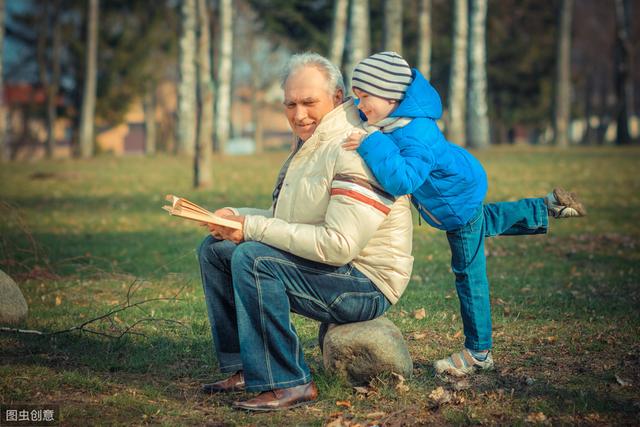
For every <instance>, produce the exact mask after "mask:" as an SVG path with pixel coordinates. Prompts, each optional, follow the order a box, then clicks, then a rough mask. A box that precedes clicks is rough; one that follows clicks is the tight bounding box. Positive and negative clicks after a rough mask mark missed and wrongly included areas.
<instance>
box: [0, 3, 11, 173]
mask: <svg viewBox="0 0 640 427" xmlns="http://www.w3.org/2000/svg"><path fill="white" fill-rule="evenodd" d="M4 6H5V5H4V0H0V161H2V162H5V161H8V160H9V143H8V137H7V106H6V104H5V102H4V79H3V74H2V73H3V71H4V70H3V65H4V64H3V58H4V56H3V54H4V48H3V47H4V15H5V7H4Z"/></svg>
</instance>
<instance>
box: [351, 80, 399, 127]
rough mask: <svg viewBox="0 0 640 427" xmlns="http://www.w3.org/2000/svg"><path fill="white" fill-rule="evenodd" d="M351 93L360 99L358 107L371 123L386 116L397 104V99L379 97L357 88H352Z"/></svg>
mask: <svg viewBox="0 0 640 427" xmlns="http://www.w3.org/2000/svg"><path fill="white" fill-rule="evenodd" d="M353 94H354V95H355V96H357V97H358V99H359V100H360V102H359V103H358V108H359V109H360V111H362V112H363V113H364V115H365V116H367V120H368V121H369V123H371V124H376V123H378V122H379V121H380V120H382V119H384V118H387V117H388V116H389V114H391V112H392V111H393V110H395V109H396V107H397V106H398V102H397V101H391V100H389V99H384V98H380V97H377V96H374V95H371V94H370V93H367V92H363V91H361V90H360V89H358V88H353Z"/></svg>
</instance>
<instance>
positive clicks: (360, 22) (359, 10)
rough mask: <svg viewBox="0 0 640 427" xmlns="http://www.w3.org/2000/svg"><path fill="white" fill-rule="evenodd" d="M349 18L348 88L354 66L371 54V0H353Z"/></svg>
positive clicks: (346, 76)
mask: <svg viewBox="0 0 640 427" xmlns="http://www.w3.org/2000/svg"><path fill="white" fill-rule="evenodd" d="M350 15H351V16H350V19H349V42H350V48H349V49H348V51H349V53H350V54H349V61H348V63H347V70H346V73H345V82H344V83H345V85H346V87H347V90H349V88H350V87H351V75H352V74H353V68H354V67H355V66H356V65H357V64H358V62H360V61H361V60H363V59H364V58H366V57H367V56H368V55H369V52H370V31H369V0H351V14H350Z"/></svg>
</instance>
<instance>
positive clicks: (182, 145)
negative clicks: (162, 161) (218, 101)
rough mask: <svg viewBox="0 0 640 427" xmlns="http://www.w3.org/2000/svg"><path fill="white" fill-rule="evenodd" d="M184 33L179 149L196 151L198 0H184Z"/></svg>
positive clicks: (179, 88)
mask: <svg viewBox="0 0 640 427" xmlns="http://www.w3.org/2000/svg"><path fill="white" fill-rule="evenodd" d="M181 13H182V34H181V36H180V43H179V49H180V63H179V72H180V81H179V83H178V111H177V122H178V123H177V126H176V131H177V135H176V152H177V153H178V154H185V155H193V154H194V153H195V146H196V114H197V111H196V110H197V101H196V69H195V66H196V64H195V62H196V58H195V56H196V52H195V51H196V0H182V6H181Z"/></svg>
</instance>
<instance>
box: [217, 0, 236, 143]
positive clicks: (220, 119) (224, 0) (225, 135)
mask: <svg viewBox="0 0 640 427" xmlns="http://www.w3.org/2000/svg"><path fill="white" fill-rule="evenodd" d="M232 50H233V9H232V5H231V0H220V66H219V68H218V92H217V96H218V100H217V103H216V142H217V144H218V146H217V148H218V150H219V151H221V152H225V148H226V145H227V142H228V141H229V134H230V127H231V66H232V56H231V55H232Z"/></svg>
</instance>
